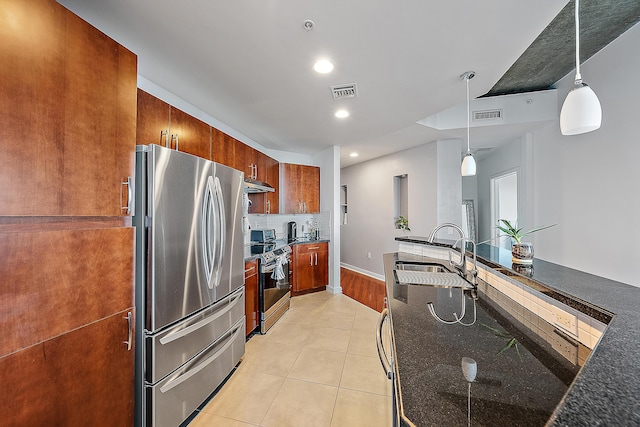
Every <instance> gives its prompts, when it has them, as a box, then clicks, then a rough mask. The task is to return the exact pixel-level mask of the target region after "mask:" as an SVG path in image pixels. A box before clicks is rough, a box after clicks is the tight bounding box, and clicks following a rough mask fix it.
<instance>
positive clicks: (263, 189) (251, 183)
mask: <svg viewBox="0 0 640 427" xmlns="http://www.w3.org/2000/svg"><path fill="white" fill-rule="evenodd" d="M244 191H245V192H246V193H273V192H275V191H276V189H275V188H273V187H272V186H270V185H269V184H267V183H266V182H262V181H258V180H257V179H251V178H245V180H244Z"/></svg>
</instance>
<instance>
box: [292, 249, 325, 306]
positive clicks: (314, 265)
mask: <svg viewBox="0 0 640 427" xmlns="http://www.w3.org/2000/svg"><path fill="white" fill-rule="evenodd" d="M292 265H293V275H292V276H293V279H292V281H293V288H292V294H293V295H301V294H305V293H308V292H315V291H320V290H323V289H325V288H326V287H327V285H328V284H329V244H328V243H327V242H317V243H305V244H297V245H294V246H293V255H292Z"/></svg>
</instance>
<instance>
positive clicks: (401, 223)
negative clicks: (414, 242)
mask: <svg viewBox="0 0 640 427" xmlns="http://www.w3.org/2000/svg"><path fill="white" fill-rule="evenodd" d="M396 228H399V229H400V230H402V231H405V232H406V231H411V229H410V228H409V220H408V219H407V218H405V217H403V216H402V215H400V216H399V217H398V219H396Z"/></svg>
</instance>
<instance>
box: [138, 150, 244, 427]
mask: <svg viewBox="0 0 640 427" xmlns="http://www.w3.org/2000/svg"><path fill="white" fill-rule="evenodd" d="M136 151H137V152H136V198H135V200H136V202H135V215H134V225H135V226H136V256H137V270H136V311H137V322H136V337H137V341H136V343H137V345H136V425H139V426H156V427H163V426H171V427H175V426H177V425H179V424H180V423H181V422H183V421H184V420H185V419H186V418H187V417H189V415H190V414H191V413H192V412H193V411H194V410H195V409H196V408H197V407H198V406H199V405H200V404H201V403H202V402H203V401H204V400H205V399H206V398H207V397H208V396H209V395H210V394H211V393H212V392H213V391H214V390H215V389H216V387H217V386H218V385H219V384H220V383H221V382H222V381H223V380H224V379H225V377H226V376H227V375H228V374H229V373H230V372H231V371H232V370H233V368H234V367H235V365H236V364H237V363H238V361H239V360H240V357H241V356H242V355H243V354H244V343H245V325H244V321H245V320H244V319H245V317H244V286H243V285H244V252H243V243H244V239H243V234H242V212H243V211H242V195H243V185H244V174H243V173H242V172H239V171H237V170H235V169H232V168H230V167H227V166H224V165H221V164H218V163H214V162H211V161H208V160H205V159H202V158H199V157H196V156H192V155H190V154H186V153H181V152H178V151H175V150H170V149H168V148H164V147H161V146H158V145H149V146H138V147H137V150H136Z"/></svg>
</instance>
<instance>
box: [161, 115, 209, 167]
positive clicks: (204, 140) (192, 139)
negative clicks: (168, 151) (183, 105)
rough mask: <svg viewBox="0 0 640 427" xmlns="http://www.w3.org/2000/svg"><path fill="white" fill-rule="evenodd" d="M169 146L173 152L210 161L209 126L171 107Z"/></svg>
mask: <svg viewBox="0 0 640 427" xmlns="http://www.w3.org/2000/svg"><path fill="white" fill-rule="evenodd" d="M169 134H170V146H171V148H173V149H174V150H178V151H182V152H185V153H189V154H193V155H194V156H198V157H202V158H203V159H207V160H211V126H209V125H208V124H206V123H205V122H203V121H201V120H198V119H196V118H195V117H193V116H191V115H189V114H187V113H185V112H184V111H182V110H179V109H177V108H175V107H171V118H170V126H169Z"/></svg>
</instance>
